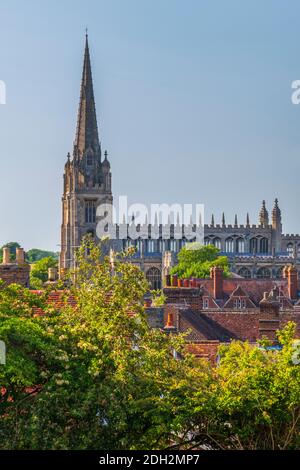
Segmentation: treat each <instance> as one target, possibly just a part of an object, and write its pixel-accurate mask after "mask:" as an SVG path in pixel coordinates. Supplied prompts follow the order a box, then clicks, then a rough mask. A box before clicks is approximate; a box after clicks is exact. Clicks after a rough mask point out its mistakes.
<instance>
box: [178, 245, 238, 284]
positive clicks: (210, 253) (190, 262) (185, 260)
mask: <svg viewBox="0 0 300 470" xmlns="http://www.w3.org/2000/svg"><path fill="white" fill-rule="evenodd" d="M213 266H220V267H222V268H223V270H224V275H225V276H226V275H228V274H229V267H228V258H227V257H226V256H220V250H219V249H218V248H216V247H215V246H214V245H206V246H203V245H199V244H198V243H189V244H188V245H186V246H184V247H183V248H182V249H181V250H180V252H179V253H178V264H177V265H176V266H174V267H173V268H172V270H171V274H177V275H178V276H179V277H180V278H191V277H197V278H205V277H209V275H210V269H211V268H212V267H213Z"/></svg>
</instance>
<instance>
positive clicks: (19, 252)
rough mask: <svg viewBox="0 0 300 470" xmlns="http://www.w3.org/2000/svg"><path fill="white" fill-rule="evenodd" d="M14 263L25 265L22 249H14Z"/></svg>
mask: <svg viewBox="0 0 300 470" xmlns="http://www.w3.org/2000/svg"><path fill="white" fill-rule="evenodd" d="M16 262H17V263H18V264H24V263H25V254H24V249H23V248H17V249H16Z"/></svg>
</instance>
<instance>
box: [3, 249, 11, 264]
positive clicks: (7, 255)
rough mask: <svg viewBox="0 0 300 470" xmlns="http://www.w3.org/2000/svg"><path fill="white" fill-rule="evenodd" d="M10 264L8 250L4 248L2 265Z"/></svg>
mask: <svg viewBox="0 0 300 470" xmlns="http://www.w3.org/2000/svg"><path fill="white" fill-rule="evenodd" d="M9 263H10V249H9V248H8V247H7V246H5V247H4V248H3V261H2V264H9Z"/></svg>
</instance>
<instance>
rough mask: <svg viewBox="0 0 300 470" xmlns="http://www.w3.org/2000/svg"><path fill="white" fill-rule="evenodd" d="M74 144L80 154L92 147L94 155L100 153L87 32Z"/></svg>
mask: <svg viewBox="0 0 300 470" xmlns="http://www.w3.org/2000/svg"><path fill="white" fill-rule="evenodd" d="M74 146H75V152H78V153H79V155H80V156H82V155H83V154H84V153H85V152H86V151H87V150H88V149H92V151H93V152H94V153H95V154H96V155H97V154H100V142H99V137H98V126H97V116H96V107H95V99H94V90H93V80H92V70H91V61H90V52H89V43H88V35H87V33H86V35H85V51H84V61H83V72H82V80H81V89H80V101H79V108H78V118H77V128H76V136H75V142H74Z"/></svg>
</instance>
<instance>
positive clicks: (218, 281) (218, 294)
mask: <svg viewBox="0 0 300 470" xmlns="http://www.w3.org/2000/svg"><path fill="white" fill-rule="evenodd" d="M210 277H211V279H212V280H213V283H214V298H215V299H217V300H220V299H222V298H223V269H222V268H220V267H219V266H214V267H213V268H211V270H210Z"/></svg>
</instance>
